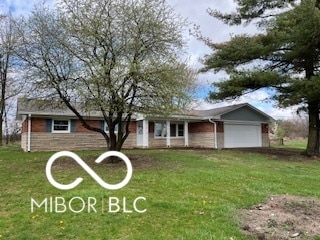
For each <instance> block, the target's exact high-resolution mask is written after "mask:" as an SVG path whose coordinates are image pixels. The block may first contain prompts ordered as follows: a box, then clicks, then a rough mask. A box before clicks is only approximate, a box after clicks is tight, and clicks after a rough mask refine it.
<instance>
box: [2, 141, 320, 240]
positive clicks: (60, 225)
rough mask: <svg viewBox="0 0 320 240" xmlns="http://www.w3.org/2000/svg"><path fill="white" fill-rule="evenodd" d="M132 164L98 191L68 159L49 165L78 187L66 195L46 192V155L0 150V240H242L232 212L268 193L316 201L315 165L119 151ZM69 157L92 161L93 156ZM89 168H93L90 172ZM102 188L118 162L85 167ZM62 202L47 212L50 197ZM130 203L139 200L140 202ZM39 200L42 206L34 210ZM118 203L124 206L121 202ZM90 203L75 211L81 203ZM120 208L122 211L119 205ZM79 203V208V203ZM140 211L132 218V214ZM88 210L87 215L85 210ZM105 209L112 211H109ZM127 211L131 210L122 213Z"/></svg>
mask: <svg viewBox="0 0 320 240" xmlns="http://www.w3.org/2000/svg"><path fill="white" fill-rule="evenodd" d="M124 153H125V154H127V155H128V156H129V158H130V159H132V164H133V168H134V169H133V175H132V179H131V181H130V182H129V183H128V184H127V185H126V186H125V187H124V188H122V189H120V190H113V191H112V190H106V189H104V188H102V187H101V186H99V185H98V183H97V182H96V181H95V180H93V179H92V178H91V177H90V176H89V175H88V174H87V173H86V172H85V171H84V170H83V169H82V168H81V167H79V166H78V165H77V164H73V163H72V161H71V160H70V159H60V160H57V162H56V163H55V164H54V167H53V169H52V172H53V175H54V177H55V179H56V180H57V181H58V182H61V183H65V184H68V183H71V182H72V181H74V180H75V179H76V178H78V177H83V178H84V181H83V182H82V183H80V184H79V185H78V186H77V187H76V188H74V189H72V190H59V189H56V188H54V187H53V186H52V185H51V184H50V183H49V182H48V180H47V178H46V174H45V166H46V162H47V160H48V159H49V157H50V156H51V155H52V154H53V153H52V152H51V153H41V152H39V153H23V152H22V151H21V150H20V149H19V148H18V147H12V146H11V147H3V148H0V182H1V192H0V238H1V239H108V240H109V239H139V240H140V239H141V240H143V239H145V240H147V239H148V240H149V239H190V240H193V239H205V240H207V239H219V240H220V239H227V240H230V239H234V240H235V239H250V238H249V237H247V236H245V235H244V234H243V233H242V232H241V229H240V227H239V224H238V223H237V221H236V218H235V213H236V211H237V210H238V209H241V208H247V207H250V206H252V205H254V204H257V203H259V202H263V201H264V200H266V198H267V197H268V196H270V195H275V194H292V195H298V196H315V197H318V198H320V187H319V182H320V162H319V161H318V160H315V159H312V160H308V159H306V158H300V157H299V156H294V157H292V158H290V157H288V156H286V158H285V159H282V158H280V157H277V156H276V155H266V154H264V155H262V154H259V153H250V152H240V151H235V150H233V151H231V150H230V151H229V150H228V151H227V150H223V151H214V150H174V149H170V150H126V151H124ZM77 154H78V155H79V156H80V157H81V158H82V159H86V160H88V161H92V162H93V161H94V159H95V158H97V157H98V156H99V155H100V154H101V152H98V151H92V152H88V151H80V152H77ZM95 165H97V166H95ZM92 168H93V169H94V171H95V172H96V173H97V174H98V175H99V176H101V177H102V178H103V179H104V180H105V181H106V182H109V183H117V182H119V181H121V180H122V179H123V178H124V176H125V174H126V168H125V165H124V164H121V163H120V164H118V165H110V164H103V163H100V164H99V165H98V164H92ZM56 197H58V199H60V200H61V199H64V200H65V201H66V202H65V205H66V206H67V207H66V211H65V212H62V210H64V209H63V204H61V202H60V205H58V210H60V211H61V212H55V206H54V205H53V208H50V199H52V200H53V203H54V200H55V198H56ZM110 197H111V198H113V200H115V199H119V201H120V203H119V204H118V205H119V207H120V209H119V211H118V212H116V213H114V212H109V204H108V200H109V198H110ZM138 197H144V198H146V200H143V199H142V198H139V199H138V200H137V201H136V202H135V203H136V204H135V206H134V204H133V203H134V201H135V199H137V198H138ZM31 198H32V199H34V200H35V201H37V202H38V203H40V202H42V201H43V200H44V199H45V198H47V199H48V202H47V205H48V206H47V212H45V207H44V205H42V206H41V207H36V206H33V207H34V209H33V210H34V211H33V212H31ZM124 198H125V201H124ZM81 199H82V200H84V201H88V199H91V200H90V201H91V203H92V201H93V199H95V200H96V204H95V205H94V208H95V210H96V212H95V211H93V208H91V209H90V208H89V209H88V206H87V205H86V207H85V208H84V209H83V210H82V211H81V212H79V213H75V212H73V211H72V210H70V209H69V206H68V202H70V200H71V201H72V203H71V208H72V209H73V210H75V211H78V210H81V207H82V204H83V203H82V202H81ZM123 202H124V204H125V206H124V204H123ZM86 203H87V202H86ZM134 207H136V209H137V210H144V209H146V212H144V213H139V212H137V211H135V209H134ZM89 210H90V212H89ZM113 210H114V211H115V210H117V209H116V207H115V206H114V208H113ZM130 211H132V212H130Z"/></svg>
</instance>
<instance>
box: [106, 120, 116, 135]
mask: <svg viewBox="0 0 320 240" xmlns="http://www.w3.org/2000/svg"><path fill="white" fill-rule="evenodd" d="M118 126H119V125H118V124H116V126H115V130H114V133H118V128H119V127H118ZM107 127H108V124H107V122H106V121H104V129H103V130H104V132H105V133H109V129H108V130H107Z"/></svg>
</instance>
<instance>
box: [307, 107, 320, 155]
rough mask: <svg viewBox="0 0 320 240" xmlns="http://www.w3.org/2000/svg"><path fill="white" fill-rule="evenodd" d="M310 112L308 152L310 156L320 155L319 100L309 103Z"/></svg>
mask: <svg viewBox="0 0 320 240" xmlns="http://www.w3.org/2000/svg"><path fill="white" fill-rule="evenodd" d="M308 112H309V136H308V145H307V149H306V154H307V155H308V156H319V155H320V150H319V127H320V120H319V101H313V102H309V103H308Z"/></svg>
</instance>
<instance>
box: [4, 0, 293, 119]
mask: <svg viewBox="0 0 320 240" xmlns="http://www.w3.org/2000/svg"><path fill="white" fill-rule="evenodd" d="M54 1H55V0H46V1H45V2H46V3H49V4H54ZM167 1H168V3H169V4H171V5H172V6H173V7H174V8H175V10H176V12H177V13H178V14H180V15H181V16H182V17H183V18H187V19H188V21H189V22H190V23H191V24H190V28H192V24H196V25H198V26H200V30H201V32H202V34H203V35H204V36H206V37H208V38H210V39H211V40H212V41H213V42H222V41H227V40H228V39H229V38H230V36H231V35H235V34H239V33H254V32H256V31H257V30H256V28H255V27H254V26H248V27H229V26H227V25H224V24H223V23H221V22H220V21H218V20H216V19H214V18H213V17H211V16H209V14H208V13H207V12H206V10H207V9H208V8H212V9H217V10H220V11H223V12H231V11H234V10H235V4H234V2H233V0H223V1H221V0H197V1H194V0H167ZM39 2H43V0H40V1H38V0H0V9H1V10H3V11H11V12H12V13H13V14H15V15H20V14H24V15H25V14H28V12H30V10H31V9H32V7H33V6H34V4H36V3H39ZM185 38H186V40H187V42H188V46H187V47H188V49H187V55H188V58H189V59H190V66H191V67H193V68H196V69H199V68H201V63H200V61H199V59H201V58H202V57H203V56H204V55H205V54H208V53H210V52H211V50H210V48H208V47H207V46H206V45H205V44H203V43H202V42H200V41H198V40H197V39H195V38H194V37H192V36H190V35H189V34H188V31H186V33H185ZM226 77H227V76H226V75H224V74H223V73H218V74H213V73H206V74H201V75H199V77H198V84H199V91H198V97H199V99H198V101H197V102H196V103H195V107H196V108H200V109H209V108H213V107H219V106H225V105H228V104H236V103H242V102H248V103H250V104H252V105H254V106H255V107H257V108H259V109H260V110H262V111H264V112H266V113H268V114H270V115H271V116H272V117H274V118H275V119H279V118H281V119H286V118H292V117H294V116H296V114H295V111H296V108H294V107H292V108H287V109H279V108H277V107H275V106H274V105H275V103H272V102H270V101H265V99H266V98H267V97H268V96H269V94H270V92H268V91H265V90H259V91H257V92H255V93H251V94H249V95H246V96H243V97H241V98H240V99H238V100H236V101H232V102H222V103H217V104H212V103H208V102H206V101H205V100H204V98H205V97H206V96H207V94H208V92H209V90H212V88H211V87H210V85H211V83H212V82H216V81H221V80H223V79H225V78H226Z"/></svg>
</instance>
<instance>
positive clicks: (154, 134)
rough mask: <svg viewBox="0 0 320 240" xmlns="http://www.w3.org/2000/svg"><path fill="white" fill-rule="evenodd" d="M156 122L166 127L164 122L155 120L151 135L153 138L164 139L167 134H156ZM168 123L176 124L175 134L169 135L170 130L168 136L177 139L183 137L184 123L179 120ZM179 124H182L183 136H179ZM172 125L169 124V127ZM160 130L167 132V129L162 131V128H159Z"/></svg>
mask: <svg viewBox="0 0 320 240" xmlns="http://www.w3.org/2000/svg"><path fill="white" fill-rule="evenodd" d="M156 124H161V125H163V126H165V127H166V122H155V123H154V133H153V136H154V138H155V139H166V138H167V136H162V135H161V136H156ZM170 125H175V126H176V135H175V136H171V132H170V136H169V137H170V138H173V139H179V138H184V137H185V136H184V128H185V126H184V123H181V122H170ZM179 125H182V126H183V136H179ZM171 127H172V126H170V129H171ZM161 131H162V132H164V133H165V134H166V133H167V131H163V128H162V130H161Z"/></svg>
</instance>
